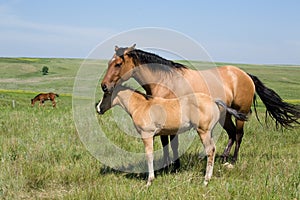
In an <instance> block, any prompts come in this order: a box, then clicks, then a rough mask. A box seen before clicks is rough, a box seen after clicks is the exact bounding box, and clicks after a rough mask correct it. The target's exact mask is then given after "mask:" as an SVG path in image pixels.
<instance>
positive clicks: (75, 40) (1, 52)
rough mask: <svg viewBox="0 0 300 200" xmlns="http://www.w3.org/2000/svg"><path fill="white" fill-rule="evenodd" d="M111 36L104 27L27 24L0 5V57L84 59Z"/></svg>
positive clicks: (108, 30) (10, 10) (5, 6)
mask: <svg viewBox="0 0 300 200" xmlns="http://www.w3.org/2000/svg"><path fill="white" fill-rule="evenodd" d="M112 34H115V32H114V31H113V30H110V29H106V28H94V27H76V26H69V25H56V24H42V23H36V22H33V21H26V20H23V19H21V18H19V17H18V16H17V15H15V14H14V13H13V11H12V9H11V7H9V6H7V5H0V43H1V46H0V56H47V57H85V56H87V54H88V53H89V51H90V50H91V49H93V48H94V47H95V46H96V45H97V44H98V43H99V42H101V41H103V40H105V39H106V38H108V37H109V36H110V35H112Z"/></svg>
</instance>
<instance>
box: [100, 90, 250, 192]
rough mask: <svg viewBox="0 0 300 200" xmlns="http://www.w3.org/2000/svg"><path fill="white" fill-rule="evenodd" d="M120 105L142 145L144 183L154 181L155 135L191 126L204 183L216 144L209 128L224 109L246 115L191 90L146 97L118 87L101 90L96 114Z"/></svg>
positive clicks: (210, 167)
mask: <svg viewBox="0 0 300 200" xmlns="http://www.w3.org/2000/svg"><path fill="white" fill-rule="evenodd" d="M116 105H119V106H121V107H122V108H123V109H124V110H125V111H126V112H127V113H128V114H129V115H130V116H131V118H132V120H133V123H134V125H135V128H136V129H137V131H138V133H139V134H140V135H141V138H142V140H143V143H144V145H145V152H146V158H147V163H148V172H149V175H148V181H147V186H150V185H151V182H152V181H153V180H154V167H153V139H154V136H157V135H170V134H176V135H177V134H179V133H183V132H185V131H187V130H190V129H192V128H193V129H195V130H196V131H197V133H198V135H199V137H200V139H201V141H202V144H203V146H204V149H205V153H206V155H207V164H206V173H205V180H204V184H205V185H207V184H208V181H209V180H210V179H211V176H212V173H213V166H214V158H215V152H216V146H215V143H214V141H213V138H212V130H213V128H214V127H215V125H216V123H217V122H218V121H219V118H220V109H221V107H222V110H221V111H222V112H225V111H226V112H228V113H230V114H231V115H234V116H235V117H236V118H237V119H239V120H241V121H245V120H246V119H247V116H246V115H245V114H243V113H238V112H237V111H236V110H234V109H232V108H229V107H227V105H226V104H225V103H224V102H223V101H221V100H214V99H212V97H210V96H208V95H206V94H203V93H194V94H189V95H186V96H181V97H179V98H174V99H164V98H161V97H149V96H147V95H145V94H142V93H141V92H137V91H133V90H132V89H130V88H128V87H124V86H118V87H117V88H116V89H115V90H114V92H112V93H108V92H107V93H104V95H103V98H102V100H101V101H100V102H99V103H98V104H97V105H96V110H97V112H98V113H99V114H104V113H105V112H106V111H107V110H108V109H110V108H111V107H113V106H116Z"/></svg>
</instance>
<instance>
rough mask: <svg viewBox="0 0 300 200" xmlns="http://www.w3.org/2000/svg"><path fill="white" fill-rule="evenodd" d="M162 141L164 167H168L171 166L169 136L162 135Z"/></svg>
mask: <svg viewBox="0 0 300 200" xmlns="http://www.w3.org/2000/svg"><path fill="white" fill-rule="evenodd" d="M160 141H161V144H162V145H163V162H164V163H163V167H168V166H169V165H170V164H171V159H170V155H169V138H168V136H167V135H161V136H160Z"/></svg>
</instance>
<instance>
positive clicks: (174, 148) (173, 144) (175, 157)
mask: <svg viewBox="0 0 300 200" xmlns="http://www.w3.org/2000/svg"><path fill="white" fill-rule="evenodd" d="M178 137H179V136H178V135H170V141H171V147H172V151H173V160H174V170H175V171H176V170H178V169H179V168H180V160H179V154H178V146H179V144H178Z"/></svg>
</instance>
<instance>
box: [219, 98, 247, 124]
mask: <svg viewBox="0 0 300 200" xmlns="http://www.w3.org/2000/svg"><path fill="white" fill-rule="evenodd" d="M215 103H216V104H217V105H218V106H222V107H223V108H224V109H225V110H226V111H227V112H228V113H229V114H231V115H233V116H234V117H235V118H236V119H238V120H241V121H247V119H248V118H247V115H246V114H244V113H241V112H238V111H237V110H235V109H233V108H230V107H228V106H227V105H226V104H225V103H224V102H223V101H222V100H215Z"/></svg>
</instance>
